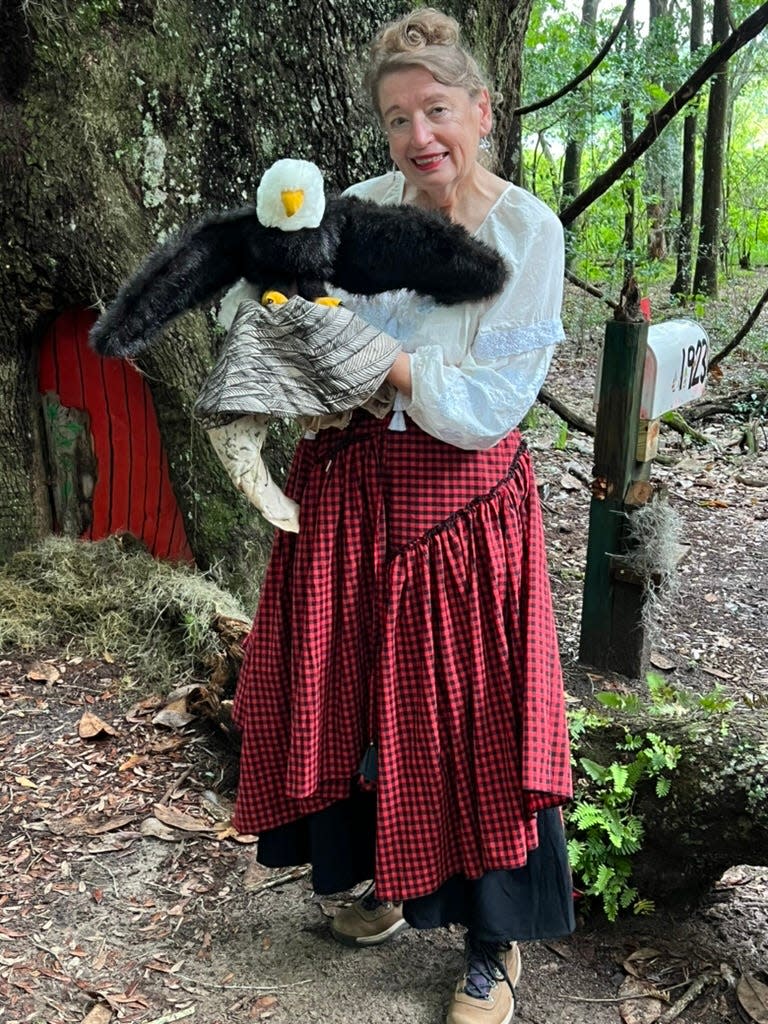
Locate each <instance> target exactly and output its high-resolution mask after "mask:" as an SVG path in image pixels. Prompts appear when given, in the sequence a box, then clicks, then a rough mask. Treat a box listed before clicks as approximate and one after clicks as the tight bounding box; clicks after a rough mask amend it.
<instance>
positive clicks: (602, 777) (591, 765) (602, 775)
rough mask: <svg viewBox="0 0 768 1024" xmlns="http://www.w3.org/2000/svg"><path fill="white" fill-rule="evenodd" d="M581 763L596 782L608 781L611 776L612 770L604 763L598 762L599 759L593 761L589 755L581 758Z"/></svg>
mask: <svg viewBox="0 0 768 1024" xmlns="http://www.w3.org/2000/svg"><path fill="white" fill-rule="evenodd" d="M579 764H580V765H581V767H582V768H583V769H584V771H585V772H586V773H587V775H588V776H589V777H590V779H594V780H595V782H606V781H607V780H608V778H610V771H609V770H608V769H607V768H604V767H603V765H601V764H598V763H597V761H591V760H590V759H589V758H588V757H581V758H579Z"/></svg>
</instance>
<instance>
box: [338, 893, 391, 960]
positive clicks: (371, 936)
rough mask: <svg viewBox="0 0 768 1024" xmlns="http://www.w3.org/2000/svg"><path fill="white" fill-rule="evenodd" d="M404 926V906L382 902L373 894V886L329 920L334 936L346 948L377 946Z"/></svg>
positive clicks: (387, 940)
mask: <svg viewBox="0 0 768 1024" xmlns="http://www.w3.org/2000/svg"><path fill="white" fill-rule="evenodd" d="M407 927H408V922H407V921H406V920H405V918H404V917H403V904H402V903H382V902H381V901H380V900H377V899H376V897H375V896H374V895H373V886H371V888H370V889H369V890H368V892H366V893H365V894H364V895H363V896H361V897H360V899H359V900H356V901H355V902H354V903H353V904H352V906H351V907H343V908H342V909H341V910H339V911H338V913H337V914H336V916H335V917H334V918H333V920H332V921H331V932H332V934H333V937H334V938H335V939H337V940H338V941H339V942H343V943H344V945H345V946H378V945H380V944H381V943H382V942H389V940H390V939H392V938H394V937H395V935H397V933H398V932H399V931H402V930H403V928H407Z"/></svg>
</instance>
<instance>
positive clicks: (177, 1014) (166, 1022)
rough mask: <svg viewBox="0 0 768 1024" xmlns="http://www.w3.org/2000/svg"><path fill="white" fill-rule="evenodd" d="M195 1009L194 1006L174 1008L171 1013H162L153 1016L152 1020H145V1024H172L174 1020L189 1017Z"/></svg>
mask: <svg viewBox="0 0 768 1024" xmlns="http://www.w3.org/2000/svg"><path fill="white" fill-rule="evenodd" d="M196 1010H197V1007H195V1006H187V1007H186V1009H184V1010H174V1012H173V1013H164V1014H163V1016H162V1017H155V1019H154V1020H150V1021H147V1024H173V1022H174V1021H177V1020H184V1018H185V1017H191V1016H192V1014H193V1013H195V1012H196Z"/></svg>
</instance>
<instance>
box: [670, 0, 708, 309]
mask: <svg viewBox="0 0 768 1024" xmlns="http://www.w3.org/2000/svg"><path fill="white" fill-rule="evenodd" d="M703 45H704V0H691V47H690V48H691V53H692V54H695V53H696V51H697V50H699V49H700V48H701V47H702V46H703ZM695 201H696V108H695V106H694V105H693V104H691V107H690V113H688V114H687V115H686V118H685V122H684V124H683V181H682V189H681V193H680V229H679V231H678V235H677V273H676V275H675V280H674V281H673V282H672V286H671V287H670V289H669V290H670V293H671V294H672V295H677V296H686V295H690V294H691V256H692V253H693V208H694V204H695Z"/></svg>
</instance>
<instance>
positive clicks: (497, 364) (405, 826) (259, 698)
mask: <svg viewBox="0 0 768 1024" xmlns="http://www.w3.org/2000/svg"><path fill="white" fill-rule="evenodd" d="M369 84H370V89H371V96H372V100H373V104H374V109H375V110H376V113H377V116H378V118H379V120H380V122H381V125H382V127H383V129H384V132H385V133H386V137H387V140H388V143H389V149H390V153H391V156H392V159H393V161H394V163H395V166H396V168H397V170H396V171H393V173H392V174H389V175H385V176H384V177H381V178H374V179H372V180H370V181H367V182H363V183H362V184H360V185H357V186H354V187H353V188H352V189H351V190H350V192H351V193H352V194H355V195H359V196H362V197H365V198H368V199H372V200H375V201H376V202H379V203H400V202H405V203H409V204H413V205H415V206H421V207H425V208H428V209H434V210H440V211H441V212H443V213H444V214H445V215H446V216H447V217H449V218H451V219H452V220H454V221H457V222H458V223H460V224H462V225H464V226H465V227H466V228H467V229H468V230H469V231H470V232H473V233H474V234H475V235H476V237H477V238H479V239H481V240H483V241H485V242H487V243H488V244H490V245H492V246H493V247H494V248H496V249H497V250H498V251H499V252H500V253H501V254H502V256H503V257H504V258H505V260H506V262H507V263H508V265H509V270H510V279H509V283H508V285H507V287H506V289H505V290H504V292H503V293H502V294H501V295H500V296H499V297H497V298H496V299H494V300H488V301H486V302H481V303H474V304H464V305H460V306H455V307H451V308H445V307H436V306H435V305H434V304H433V303H432V302H431V301H429V300H424V299H419V298H416V297H414V296H413V295H412V294H411V293H407V294H406V293H403V294H399V293H398V294H392V293H390V294H389V295H388V296H384V297H377V298H374V299H370V300H365V301H361V302H360V303H358V305H357V311H358V313H359V314H360V315H361V316H362V317H363V318H364V319H368V320H370V321H373V322H377V323H378V325H379V326H386V328H387V329H388V330H389V332H390V333H392V334H394V336H395V337H396V338H397V339H398V340H399V341H400V343H401V345H402V350H401V351H400V352H399V354H398V355H397V356H396V357H395V360H394V363H393V365H392V367H391V370H390V372H389V375H388V380H389V383H390V384H391V385H392V386H393V387H394V389H395V400H394V409H393V411H392V412H391V413H390V414H388V415H386V416H385V417H384V418H382V419H379V418H376V417H374V416H371V415H368V414H367V413H365V412H362V411H361V412H358V413H356V414H355V415H354V416H353V417H352V421H351V423H349V425H348V426H346V428H345V429H342V430H335V429H325V430H320V431H318V432H317V434H316V435H312V436H309V437H308V438H307V439H305V440H304V441H302V442H301V444H300V445H299V448H298V451H297V454H296V458H295V460H294V464H293V467H292V471H291V476H290V479H289V482H288V486H287V488H286V490H287V492H288V493H289V494H290V495H291V496H292V497H294V498H295V499H296V500H297V501H298V502H299V505H300V509H301V523H302V527H301V531H300V532H299V534H298V535H287V534H283V535H281V536H279V537H278V539H277V541H276V544H275V549H274V552H273V557H272V560H271V562H270V566H269V569H268V572H267V576H266V579H265V583H264V587H263V589H262V598H261V603H260V607H259V611H258V614H257V617H256V620H255V623H254V628H253V631H252V633H251V635H250V637H249V642H248V648H247V651H246V658H245V662H244V665H243V671H242V674H241V678H240V682H239V685H238V693H237V697H236V703H235V719H236V721H237V722H238V724H239V725H240V727H241V729H242V731H243V758H242V767H241V780H240V788H239V792H238V799H237V807H236V815H235V824H236V826H237V827H238V828H239V829H241V830H243V831H258V832H259V834H260V844H259V859H260V860H261V861H262V862H263V863H265V864H268V865H271V866H282V865H287V864H294V863H303V862H307V861H310V862H311V863H312V865H313V878H314V885H315V888H316V890H317V891H318V892H323V893H330V892H338V891H340V890H343V889H347V888H350V887H351V886H352V885H354V884H356V883H358V882H360V881H362V880H364V879H370V878H373V879H374V884H373V886H372V887H371V889H370V890H369V891H368V893H367V894H366V896H364V897H363V898H362V899H361V900H359V901H358V902H357V903H356V904H354V905H353V906H352V907H349V908H347V909H344V910H341V911H340V912H339V913H338V915H337V916H336V918H335V919H334V923H333V933H334V935H335V936H336V937H337V938H338V939H339V940H340V941H342V942H346V943H349V944H352V945H362V946H364V945H372V944H377V943H379V942H383V941H385V940H387V939H389V938H391V937H392V936H393V935H394V934H396V933H397V932H398V931H399V930H400V929H401V928H402V927H405V926H406V925H407V924H410V925H412V926H414V927H417V928H428V927H436V926H440V925H445V924H448V923H450V922H460V923H463V924H464V925H466V926H467V929H468V930H467V939H466V960H467V963H466V970H465V972H464V974H463V976H462V978H461V980H460V981H459V984H458V986H457V989H456V991H455V993H454V996H453V1001H452V1003H451V1007H450V1009H449V1013H448V1022H449V1024H470V1022H473V1021H479V1020H482V1021H486V1022H487V1024H502V1022H504V1024H506V1022H508V1021H510V1020H511V1019H512V1016H513V1014H514V985H515V984H516V982H517V980H518V978H519V975H520V957H519V953H518V950H517V945H516V941H517V940H520V939H537V938H546V937H552V936H555V935H561V934H564V933H566V932H568V931H570V930H571V929H572V927H573V914H572V907H571V890H570V880H569V873H568V867H567V860H566V855H565V847H564V840H563V833H562V824H561V819H560V812H559V809H558V808H559V805H561V804H562V803H564V802H565V801H566V800H567V798H568V796H569V795H570V773H569V759H568V743H567V731H566V726H565V720H564V710H563V698H562V681H561V676H560V667H559V660H558V652H557V641H556V635H555V629H554V624H553V619H552V609H551V597H550V592H549V585H548V577H547V571H546V561H545V554H544V542H543V530H542V524H541V515H540V510H539V506H538V499H537V492H536V486H535V481H534V478H533V473H532V469H531V465H530V459H529V456H528V454H527V452H526V450H525V446H524V445H523V443H522V441H521V438H520V435H519V433H518V431H517V430H515V429H514V428H515V427H516V425H517V424H518V423H519V422H520V420H521V419H522V417H523V415H524V414H525V412H526V411H527V409H528V408H529V407H530V406H531V405H532V403H533V402H534V400H535V398H536V395H537V393H538V390H539V388H540V386H541V384H542V382H543V379H544V376H545V374H546V371H547V369H548V366H549V362H550V359H551V356H552V351H553V347H554V345H555V343H556V342H558V341H559V340H560V339H561V337H562V327H561V324H560V319H559V314H560V303H561V293H562V274H563V242H562V232H561V229H560V225H559V222H558V221H557V218H556V217H555V216H554V215H553V214H552V213H551V212H550V211H549V210H548V209H547V208H546V207H545V206H544V205H543V204H541V203H540V202H539V201H538V200H536V199H535V198H533V197H532V196H530V195H529V194H528V193H526V192H524V191H523V190H521V189H518V188H516V187H515V186H513V185H510V184H509V183H508V182H506V181H503V180H502V179H501V178H499V177H497V176H496V175H494V174H492V173H491V172H490V171H489V170H488V169H487V168H486V167H484V166H483V165H482V164H481V163H480V162H479V160H478V154H479V151H480V149H481V147H482V145H483V142H482V140H484V139H487V137H488V135H489V133H490V131H491V127H492V113H491V104H490V97H489V91H488V88H487V86H486V84H485V83H484V81H483V80H482V78H481V76H480V73H479V71H478V68H477V65H476V63H475V62H474V60H473V59H472V57H471V56H469V55H468V54H467V53H466V52H465V51H464V50H463V49H462V48H461V47H460V46H459V43H458V26H457V23H456V22H455V21H453V19H451V18H448V17H447V16H445V15H443V14H441V13H440V12H438V11H434V10H431V9H422V10H420V11H417V12H415V13H413V14H410V15H408V16H406V17H405V18H403V19H401V20H400V21H399V22H395V23H394V24H392V25H390V26H387V27H386V28H385V29H383V30H382V32H381V33H380V34H379V36H378V37H377V39H376V40H375V41H374V44H373V46H372V56H371V67H370V73H369ZM353 776H354V778H353ZM374 787H375V792H372V790H373V788H374Z"/></svg>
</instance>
